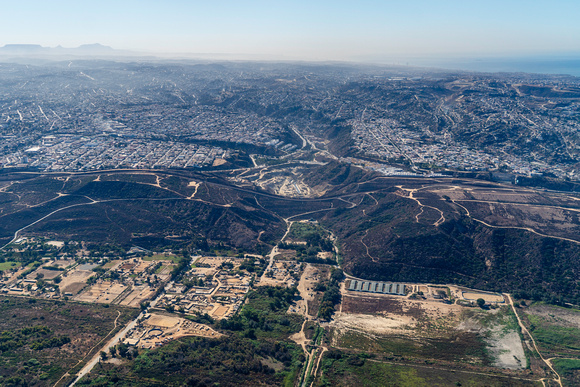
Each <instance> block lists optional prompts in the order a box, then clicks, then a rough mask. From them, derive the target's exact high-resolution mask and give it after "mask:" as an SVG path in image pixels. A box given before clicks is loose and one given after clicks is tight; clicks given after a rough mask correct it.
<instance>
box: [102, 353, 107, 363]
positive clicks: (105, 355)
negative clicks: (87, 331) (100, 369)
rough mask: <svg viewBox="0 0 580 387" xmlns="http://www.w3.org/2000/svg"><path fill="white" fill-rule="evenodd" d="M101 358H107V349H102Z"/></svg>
mask: <svg viewBox="0 0 580 387" xmlns="http://www.w3.org/2000/svg"><path fill="white" fill-rule="evenodd" d="M101 360H102V361H105V360H107V353H106V352H105V351H101Z"/></svg>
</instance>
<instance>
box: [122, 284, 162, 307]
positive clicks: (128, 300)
mask: <svg viewBox="0 0 580 387" xmlns="http://www.w3.org/2000/svg"><path fill="white" fill-rule="evenodd" d="M153 294H155V289H154V288H151V287H149V285H140V286H135V287H133V291H132V292H131V293H129V295H128V296H127V297H125V298H124V299H123V300H122V301H121V302H120V303H119V304H120V305H126V306H130V307H133V308H138V307H139V305H140V304H141V302H142V301H144V300H147V299H149V298H150V297H151V296H153Z"/></svg>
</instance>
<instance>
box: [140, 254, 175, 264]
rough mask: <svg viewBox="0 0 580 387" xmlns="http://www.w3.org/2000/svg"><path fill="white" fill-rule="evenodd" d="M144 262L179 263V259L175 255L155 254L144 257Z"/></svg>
mask: <svg viewBox="0 0 580 387" xmlns="http://www.w3.org/2000/svg"><path fill="white" fill-rule="evenodd" d="M143 260H144V261H171V262H173V263H178V262H179V257H178V256H177V255H173V254H153V255H151V256H148V255H146V256H144V257H143Z"/></svg>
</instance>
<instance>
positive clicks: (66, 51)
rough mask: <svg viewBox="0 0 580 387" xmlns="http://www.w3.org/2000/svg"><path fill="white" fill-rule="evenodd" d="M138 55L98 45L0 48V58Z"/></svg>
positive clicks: (12, 46)
mask: <svg viewBox="0 0 580 387" xmlns="http://www.w3.org/2000/svg"><path fill="white" fill-rule="evenodd" d="M136 55H140V54H139V53H136V52H132V51H126V50H115V49H114V48H112V47H109V46H104V45H102V44H99V43H95V44H83V45H81V46H79V47H76V48H66V47H62V46H57V47H44V46H41V45H39V44H7V45H5V46H3V47H0V56H4V57H35V58H46V57H69V56H73V57H77V56H84V57H86V56H91V57H113V56H136Z"/></svg>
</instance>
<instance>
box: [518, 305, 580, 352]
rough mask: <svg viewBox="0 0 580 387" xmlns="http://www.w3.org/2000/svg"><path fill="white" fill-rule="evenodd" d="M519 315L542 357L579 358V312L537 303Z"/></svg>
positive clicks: (523, 309) (524, 309)
mask: <svg viewBox="0 0 580 387" xmlns="http://www.w3.org/2000/svg"><path fill="white" fill-rule="evenodd" d="M520 315H521V316H522V317H523V320H524V322H525V324H526V326H527V327H528V329H529V330H530V332H531V334H532V335H533V336H534V338H535V340H536V343H537V344H538V346H539V349H540V351H541V352H542V354H543V355H544V357H546V358H550V357H574V358H580V311H579V310H577V309H568V308H562V307H558V306H553V305H547V304H541V303H538V304H532V305H531V306H529V307H525V308H522V312H521V313H520Z"/></svg>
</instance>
